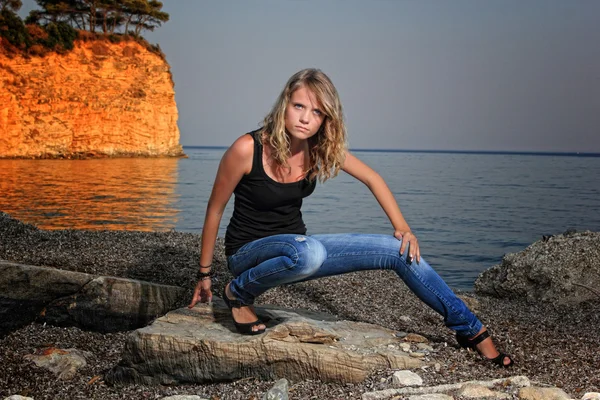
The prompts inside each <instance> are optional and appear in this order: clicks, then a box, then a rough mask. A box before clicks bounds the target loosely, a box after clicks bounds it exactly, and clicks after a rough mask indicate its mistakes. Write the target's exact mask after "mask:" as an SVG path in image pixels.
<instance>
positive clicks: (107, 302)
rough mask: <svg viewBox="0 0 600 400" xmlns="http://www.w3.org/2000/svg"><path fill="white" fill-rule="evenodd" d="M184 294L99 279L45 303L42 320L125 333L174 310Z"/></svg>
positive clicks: (129, 281) (140, 283)
mask: <svg viewBox="0 0 600 400" xmlns="http://www.w3.org/2000/svg"><path fill="white" fill-rule="evenodd" d="M184 292H185V289H184V288H180V287H176V286H167V285H159V284H156V283H151V282H144V281H138V280H134V279H125V278H115V277H107V276H101V277H97V278H95V279H93V280H91V281H90V282H88V283H87V284H86V285H85V286H84V287H82V288H81V290H80V291H79V292H77V293H75V294H73V295H71V296H68V297H63V298H60V299H57V300H55V301H53V302H51V303H50V304H48V306H47V307H46V311H45V320H46V321H48V322H50V323H52V324H54V325H61V326H64V325H68V326H78V327H81V328H84V329H89V330H93V331H98V332H103V333H107V332H118V331H128V330H132V329H137V328H139V327H142V326H146V325H147V324H148V323H149V322H150V321H152V320H153V319H155V318H156V317H157V316H161V315H164V314H165V313H167V312H168V311H170V310H173V309H174V308H175V304H176V303H177V301H178V300H179V298H180V297H181V296H182V295H183V294H184Z"/></svg>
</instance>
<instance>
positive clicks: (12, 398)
mask: <svg viewBox="0 0 600 400" xmlns="http://www.w3.org/2000/svg"><path fill="white" fill-rule="evenodd" d="M4 400H33V398H32V397H23V396H21V395H18V394H13V395H12V396H10V397H7V398H5V399H4Z"/></svg>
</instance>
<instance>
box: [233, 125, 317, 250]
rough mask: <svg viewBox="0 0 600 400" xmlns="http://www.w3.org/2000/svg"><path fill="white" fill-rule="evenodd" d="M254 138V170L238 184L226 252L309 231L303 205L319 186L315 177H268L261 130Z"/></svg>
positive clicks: (253, 134)
mask: <svg viewBox="0 0 600 400" xmlns="http://www.w3.org/2000/svg"><path fill="white" fill-rule="evenodd" d="M248 135H251V136H252V137H253V138H254V156H253V158H252V170H251V171H250V173H249V174H248V175H244V176H243V177H242V179H241V180H240V182H239V183H238V184H237V186H236V187H235V189H234V191H233V194H234V196H235V200H234V206H233V215H232V216H231V220H230V221H229V225H228V226H227V232H226V233H225V255H227V256H230V255H232V254H235V252H236V251H237V250H238V249H239V248H240V247H242V246H243V245H245V244H246V243H249V242H251V241H253V240H256V239H260V238H263V237H267V236H272V235H278V234H282V233H292V234H300V235H304V234H306V226H305V225H304V221H303V220H302V213H301V212H300V207H301V206H302V199H303V198H305V197H307V196H309V195H310V194H311V193H312V192H313V191H314V190H315V186H316V179H314V180H312V181H309V180H308V179H303V180H301V181H298V182H292V183H280V182H277V181H275V180H273V179H272V178H271V177H269V176H268V175H267V174H266V172H265V170H264V168H263V163H262V153H263V145H262V141H261V130H260V129H259V130H257V131H254V132H250V133H248Z"/></svg>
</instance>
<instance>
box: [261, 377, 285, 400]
mask: <svg viewBox="0 0 600 400" xmlns="http://www.w3.org/2000/svg"><path fill="white" fill-rule="evenodd" d="M288 385H289V384H288V381H287V379H285V378H283V379H280V380H278V381H277V382H275V384H274V385H273V387H272V388H271V389H269V391H268V392H267V393H265V395H264V396H263V398H262V400H288Z"/></svg>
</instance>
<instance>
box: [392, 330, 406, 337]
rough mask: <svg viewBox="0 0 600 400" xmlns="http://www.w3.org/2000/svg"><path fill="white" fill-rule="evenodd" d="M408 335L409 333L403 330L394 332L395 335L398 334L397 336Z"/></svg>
mask: <svg viewBox="0 0 600 400" xmlns="http://www.w3.org/2000/svg"><path fill="white" fill-rule="evenodd" d="M406 335H408V333H406V332H402V331H398V332H396V333H394V336H396V337H397V338H403V337H406Z"/></svg>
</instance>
